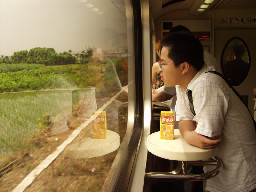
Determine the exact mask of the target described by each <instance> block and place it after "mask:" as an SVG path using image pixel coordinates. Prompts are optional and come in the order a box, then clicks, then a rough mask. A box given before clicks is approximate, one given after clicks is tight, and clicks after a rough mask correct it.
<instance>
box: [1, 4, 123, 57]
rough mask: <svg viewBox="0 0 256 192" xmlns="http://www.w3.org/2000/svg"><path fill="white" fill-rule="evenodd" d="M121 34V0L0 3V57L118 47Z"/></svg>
mask: <svg viewBox="0 0 256 192" xmlns="http://www.w3.org/2000/svg"><path fill="white" fill-rule="evenodd" d="M124 33H126V19H125V13H124V8H123V0H0V55H5V56H7V55H12V54H13V52H14V51H20V50H28V51H29V50H30V49H31V48H34V47H47V48H54V49H55V50H56V51H57V52H63V51H68V50H72V51H73V52H81V51H82V50H84V49H85V48H86V47H87V46H90V47H97V48H101V49H106V48H111V47H118V46H119V44H120V34H124Z"/></svg>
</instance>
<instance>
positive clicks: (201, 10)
mask: <svg viewBox="0 0 256 192" xmlns="http://www.w3.org/2000/svg"><path fill="white" fill-rule="evenodd" d="M197 11H198V12H203V11H205V9H197Z"/></svg>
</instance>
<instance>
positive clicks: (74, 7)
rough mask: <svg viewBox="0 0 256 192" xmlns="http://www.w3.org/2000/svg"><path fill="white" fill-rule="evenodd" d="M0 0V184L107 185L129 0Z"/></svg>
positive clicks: (121, 91)
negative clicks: (27, 180) (28, 180)
mask: <svg viewBox="0 0 256 192" xmlns="http://www.w3.org/2000/svg"><path fill="white" fill-rule="evenodd" d="M0 5H1V6H0V26H1V27H0V55H1V56H0V122H1V124H0V183H1V190H2V191H11V190H13V189H16V190H17V191H23V190H21V188H19V187H22V186H23V187H24V183H25V186H26V188H27V189H26V190H28V191H49V190H50V191H101V189H103V188H105V189H107V187H106V185H109V183H107V184H106V179H107V178H108V177H109V172H110V170H112V168H113V162H114V161H115V159H116V158H115V157H116V155H117V154H118V153H119V151H120V150H119V149H120V146H122V144H123V141H125V139H126V134H127V121H128V106H129V103H128V88H127V85H128V68H130V67H131V66H130V65H133V64H134V59H133V52H129V49H130V48H128V44H129V43H130V42H133V39H131V38H132V37H133V29H132V28H129V27H127V26H128V22H127V15H129V14H130V15H131V16H132V12H131V11H130V9H131V5H130V2H129V1H126V0H114V1H113V0H104V1H101V0H43V1H42V0H41V1H31V0H20V1H13V0H12V1H9V0H0ZM129 7H130V9H128V8H129ZM131 10H132V9H131ZM127 11H130V12H129V14H127ZM129 41H130V42H129ZM129 70H130V69H129ZM130 80H131V81H133V79H130ZM130 80H129V81H130ZM131 91H132V90H131ZM129 97H130V91H129ZM131 101H132V100H131ZM132 102H133V101H132ZM131 117H132V118H133V117H134V115H133V116H131ZM132 128H133V127H132ZM128 143H129V140H128V141H126V145H127V146H128ZM117 163H118V162H117ZM115 166H116V165H115ZM42 167H43V168H42ZM33 171H34V172H33ZM39 173H40V174H39ZM111 174H112V173H111ZM27 175H28V176H29V177H30V178H31V177H32V178H33V181H31V180H30V181H31V182H26V181H25V180H26V179H27V178H28V177H27ZM36 176H37V177H36ZM35 177H36V179H35ZM109 180H111V179H109ZM109 180H108V181H109ZM24 181H25V182H24ZM22 182H24V183H22ZM28 183H29V184H28Z"/></svg>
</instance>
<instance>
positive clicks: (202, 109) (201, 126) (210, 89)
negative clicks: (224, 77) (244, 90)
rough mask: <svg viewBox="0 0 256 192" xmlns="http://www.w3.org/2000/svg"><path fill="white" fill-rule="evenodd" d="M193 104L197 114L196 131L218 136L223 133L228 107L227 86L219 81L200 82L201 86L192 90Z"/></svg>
mask: <svg viewBox="0 0 256 192" xmlns="http://www.w3.org/2000/svg"><path fill="white" fill-rule="evenodd" d="M192 97H193V105H194V110H195V113H196V115H195V116H194V118H193V119H194V121H196V122H197V123H198V124H197V127H196V132H197V133H199V134H201V135H204V136H208V137H213V136H218V135H220V134H221V133H222V129H223V126H224V120H225V114H226V113H227V109H228V100H229V99H228V98H229V97H228V95H227V94H226V91H225V88H223V87H221V86H220V84H219V83H217V82H213V81H212V82H211V81H204V82H200V87H196V88H195V89H194V90H193V91H192Z"/></svg>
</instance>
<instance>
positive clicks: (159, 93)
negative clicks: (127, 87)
mask: <svg viewBox="0 0 256 192" xmlns="http://www.w3.org/2000/svg"><path fill="white" fill-rule="evenodd" d="M172 97H173V95H170V94H168V93H165V92H164V87H161V88H159V89H153V90H152V101H156V102H161V101H167V100H169V99H171V98H172Z"/></svg>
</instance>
